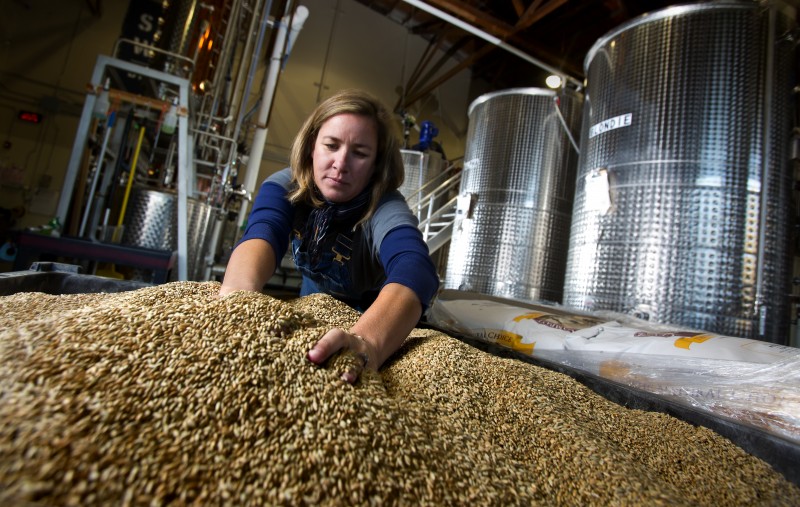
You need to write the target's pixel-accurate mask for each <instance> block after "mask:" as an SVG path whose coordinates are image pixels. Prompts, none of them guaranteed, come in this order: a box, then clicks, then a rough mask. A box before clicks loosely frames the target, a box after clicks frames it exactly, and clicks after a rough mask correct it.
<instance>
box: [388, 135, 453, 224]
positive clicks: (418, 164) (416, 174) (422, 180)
mask: <svg viewBox="0 0 800 507" xmlns="http://www.w3.org/2000/svg"><path fill="white" fill-rule="evenodd" d="M400 154H401V155H402V157H403V168H404V169H405V173H406V177H405V179H404V180H403V184H402V185H401V186H400V188H399V189H398V190H400V193H401V194H403V196H404V197H405V198H406V201H408V205H409V207H410V208H411V210H412V211H414V213H415V214H416V215H417V218H419V219H420V220H424V219H425V218H427V216H428V209H427V207H425V208H424V209H423V207H421V204H422V203H421V201H422V200H423V198H424V197H426V196H427V195H429V194H430V192H431V191H433V190H434V189H435V188H436V185H437V183H440V182H441V181H440V179H441V178H440V177H441V176H442V175H443V171H444V166H445V160H444V159H443V158H442V155H441V154H440V153H438V152H423V151H417V150H400ZM420 190H421V191H420ZM442 202H443V201H442V200H441V199H437V200H434V206H436V205H437V204H440V203H442Z"/></svg>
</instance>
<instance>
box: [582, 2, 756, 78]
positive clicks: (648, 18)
mask: <svg viewBox="0 0 800 507" xmlns="http://www.w3.org/2000/svg"><path fill="white" fill-rule="evenodd" d="M757 6H758V4H757V3H755V2H753V1H751V0H717V1H714V2H708V3H700V4H685V5H673V6H671V7H667V8H665V9H661V10H658V11H653V12H648V13H645V14H642V15H641V16H638V17H635V18H633V19H631V20H629V21H626V22H625V23H623V24H621V25H619V26H618V27H616V28H614V29H612V30H611V31H609V32H608V33H606V34H605V35H604V36H602V37H600V38H599V39H597V42H595V43H594V45H593V46H592V47H591V49H589V52H588V53H586V58H584V60H583V73H584V74H589V64H590V63H591V62H592V59H594V57H595V55H596V54H597V52H598V51H600V48H601V47H603V46H605V45H606V44H608V42H609V41H610V40H611V39H613V38H614V37H616V36H617V35H619V34H620V33H622V32H625V31H627V30H630V29H631V28H633V27H635V26H638V25H642V24H645V23H650V22H653V21H658V20H660V19H664V18H671V17H676V16H680V15H682V14H687V13H689V12H695V11H705V10H711V9H753V8H754V7H757Z"/></svg>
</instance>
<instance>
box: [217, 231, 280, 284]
mask: <svg viewBox="0 0 800 507" xmlns="http://www.w3.org/2000/svg"><path fill="white" fill-rule="evenodd" d="M276 266H277V260H276V258H275V250H273V248H272V245H270V244H269V243H267V242H266V241H265V240H263V239H249V240H247V241H244V242H242V243H240V244H239V245H238V246H237V247H236V248H235V249H234V250H233V252H232V253H231V258H230V260H229V261H228V266H227V268H225V277H224V278H223V280H222V286H221V287H220V289H219V295H220V296H225V295H226V294H230V293H231V292H235V291H237V290H248V291H255V292H260V291H261V290H262V289H263V288H264V284H265V283H267V281H268V280H269V279H270V278H271V277H272V275H273V274H274V273H275V268H276Z"/></svg>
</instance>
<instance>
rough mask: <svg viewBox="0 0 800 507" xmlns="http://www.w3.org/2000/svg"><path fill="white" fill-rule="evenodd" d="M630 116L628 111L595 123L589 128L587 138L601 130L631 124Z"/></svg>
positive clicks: (601, 131)
mask: <svg viewBox="0 0 800 507" xmlns="http://www.w3.org/2000/svg"><path fill="white" fill-rule="evenodd" d="M632 118H633V115H632V114H631V113H628V114H621V115H619V116H615V117H613V118H609V119H607V120H603V121H601V122H600V123H596V124H594V125H592V126H591V128H590V129H589V139H591V138H593V137H594V136H598V135H600V134H602V133H603V132H608V131H609V130H614V129H618V128H621V127H627V126H629V125H630V124H631V119H632Z"/></svg>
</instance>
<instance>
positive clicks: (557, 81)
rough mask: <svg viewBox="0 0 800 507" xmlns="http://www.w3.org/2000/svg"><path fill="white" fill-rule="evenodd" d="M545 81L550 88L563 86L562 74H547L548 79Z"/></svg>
mask: <svg viewBox="0 0 800 507" xmlns="http://www.w3.org/2000/svg"><path fill="white" fill-rule="evenodd" d="M544 82H545V84H546V85H547V87H548V88H553V89H556V88H558V87H560V86H561V76H556V75H555V74H551V75H549V76H547V79H545V80H544Z"/></svg>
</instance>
